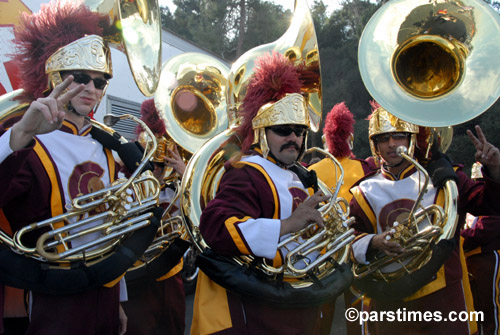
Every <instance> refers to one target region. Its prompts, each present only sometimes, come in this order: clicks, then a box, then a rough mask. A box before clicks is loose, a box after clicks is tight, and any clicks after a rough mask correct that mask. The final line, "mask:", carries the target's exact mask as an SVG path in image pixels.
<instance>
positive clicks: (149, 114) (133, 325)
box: [122, 99, 186, 335]
mask: <svg viewBox="0 0 500 335" xmlns="http://www.w3.org/2000/svg"><path fill="white" fill-rule="evenodd" d="M141 119H142V120H143V121H144V122H145V123H146V124H147V125H148V127H149V128H150V129H151V131H152V132H153V133H154V134H155V136H156V137H157V138H159V139H160V140H158V141H157V142H160V141H161V139H162V138H163V137H165V136H168V134H167V132H166V125H165V122H164V121H163V119H162V118H161V117H160V115H159V113H158V110H157V109H156V107H155V102H154V100H153V99H148V100H145V101H144V102H143V103H142V105H141ZM138 131H142V128H141V129H138ZM174 145H175V144H174ZM162 148H163V149H165V150H160V151H162V152H159V153H158V155H154V158H153V164H154V167H155V169H154V171H153V174H154V176H155V177H156V178H157V179H158V180H159V181H160V183H161V185H162V189H161V192H160V204H161V206H162V207H163V209H166V208H167V207H168V205H169V204H170V203H171V202H172V199H173V197H174V196H175V192H176V184H175V183H174V182H167V181H166V180H165V178H164V177H165V170H167V168H169V167H170V168H173V169H174V171H173V172H172V175H173V174H177V178H179V179H180V178H181V177H182V175H183V173H184V170H185V169H186V165H185V163H184V160H183V159H182V157H181V156H180V155H179V152H178V150H177V146H175V147H174V148H173V150H172V149H168V148H166V147H162ZM157 150H158V149H157ZM170 177H172V176H170ZM171 180H173V178H171ZM175 208H176V210H175V211H171V215H172V216H174V215H177V214H178V212H179V209H178V205H177V206H176V207H175ZM182 266H183V262H182V259H181V261H180V262H179V263H178V264H177V265H176V266H174V267H173V268H172V269H171V270H169V271H168V270H167V271H165V273H163V274H162V275H161V276H160V277H158V278H152V277H151V276H148V275H143V276H140V277H139V278H136V277H137V276H134V277H133V278H134V279H129V278H128V277H129V275H126V276H125V278H126V279H127V289H128V301H127V302H124V303H122V305H123V309H124V310H125V312H126V314H127V316H128V326H127V335H138V334H144V335H154V334H158V335H160V334H178V335H183V334H184V329H185V312H186V299H185V295H184V285H183V282H182V277H181V273H180V271H181V270H182ZM135 271H136V270H134V271H132V274H133V272H135Z"/></svg>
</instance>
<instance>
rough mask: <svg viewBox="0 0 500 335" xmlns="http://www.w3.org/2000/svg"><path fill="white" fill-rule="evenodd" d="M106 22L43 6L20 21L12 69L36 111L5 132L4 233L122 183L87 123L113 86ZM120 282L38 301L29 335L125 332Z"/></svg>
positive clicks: (1, 163)
mask: <svg viewBox="0 0 500 335" xmlns="http://www.w3.org/2000/svg"><path fill="white" fill-rule="evenodd" d="M109 22H110V21H109V17H107V16H101V15H98V14H96V13H93V12H91V11H89V10H88V9H87V8H86V7H85V6H83V5H75V3H73V2H57V3H56V2H52V3H50V4H47V5H43V4H42V5H41V9H40V11H39V12H38V13H34V14H32V15H25V14H23V16H22V17H21V24H20V26H19V28H18V29H16V30H15V39H14V43H15V45H16V46H17V54H16V55H15V60H16V62H17V65H18V68H19V69H20V76H21V79H22V83H23V88H24V95H23V96H22V97H21V98H22V101H23V102H28V103H29V107H28V108H27V110H26V111H25V112H24V114H23V115H22V117H18V118H14V119H9V120H7V121H6V122H4V123H3V124H2V128H1V132H0V133H1V137H0V180H1V182H2V185H3V191H2V192H1V195H0V208H1V209H2V214H3V215H2V216H1V217H2V220H3V223H2V227H4V226H8V227H9V228H10V229H11V231H12V232H16V231H17V230H18V229H20V228H21V227H24V226H26V225H28V224H31V223H33V222H38V221H41V220H44V219H47V218H50V217H53V216H56V215H59V214H62V213H63V212H65V208H66V207H65V205H66V204H70V203H71V201H72V199H74V198H75V197H77V196H80V195H82V194H87V193H90V192H93V191H96V190H99V189H102V188H104V187H106V186H107V185H109V184H110V183H111V182H113V181H114V180H115V179H116V177H117V172H118V170H119V167H118V164H117V163H116V162H115V160H114V159H113V155H112V153H111V150H110V149H108V148H106V147H104V146H103V145H102V144H101V143H100V142H99V141H98V140H95V139H94V138H93V137H92V136H91V132H92V129H93V127H92V125H91V124H90V123H89V121H88V120H87V119H86V117H87V116H88V115H89V114H90V113H91V112H92V111H93V110H94V109H95V107H96V105H97V104H98V103H99V102H100V101H101V99H102V97H103V94H104V91H105V89H106V87H107V85H108V81H109V79H110V78H111V77H112V68H111V58H110V54H111V53H110V50H109V48H108V45H107V44H106V43H105V42H104V40H103V38H102V36H103V32H104V30H106V29H107V28H108V26H109ZM131 144H132V145H133V147H136V145H135V144H133V143H131ZM136 149H137V148H136ZM130 150H132V149H130ZM139 154H140V152H139ZM141 156H142V155H141ZM96 234H98V233H96ZM94 237H95V236H92V237H90V238H94ZM79 243H81V240H79V239H76V240H73V241H72V244H73V246H75V245H78V244H79ZM120 271H121V269H120ZM94 275H98V274H94ZM117 282H119V278H118V279H117V280H115V281H114V282H113V283H109V284H108V285H106V287H103V286H99V285H97V288H91V289H88V290H87V291H85V292H83V293H75V294H47V293H43V292H39V291H33V292H31V294H30V304H29V306H30V324H29V327H28V330H27V334H37V335H40V334H42V335H43V334H118V333H120V332H121V333H123V332H125V330H126V316H125V314H124V313H123V309H122V308H121V306H120V299H121V300H125V299H126V288H125V287H124V286H122V285H118V284H117ZM122 283H124V281H122ZM120 289H121V290H120Z"/></svg>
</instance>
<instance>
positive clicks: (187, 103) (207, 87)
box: [131, 52, 229, 270]
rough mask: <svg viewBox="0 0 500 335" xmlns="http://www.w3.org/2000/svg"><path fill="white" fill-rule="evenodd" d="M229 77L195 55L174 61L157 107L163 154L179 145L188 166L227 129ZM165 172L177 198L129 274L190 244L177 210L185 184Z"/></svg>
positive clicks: (214, 63) (170, 62)
mask: <svg viewBox="0 0 500 335" xmlns="http://www.w3.org/2000/svg"><path fill="white" fill-rule="evenodd" d="M228 73H229V68H228V67H227V66H226V65H225V64H224V63H222V62H221V61H219V60H217V59H216V58H215V57H213V56H209V55H206V54H202V53H194V52H189V53H183V54H180V55H178V56H174V57H172V58H170V59H169V60H168V61H166V62H165V63H164V64H163V66H162V71H161V75H160V80H159V85H158V89H157V91H156V93H155V95H154V101H155V105H156V109H157V110H158V111H159V113H160V116H161V117H162V118H163V119H164V120H165V123H166V125H167V127H166V130H167V135H168V138H167V137H162V138H160V139H159V140H158V141H160V142H161V143H162V144H163V145H164V148H172V147H173V146H175V145H178V146H179V147H180V148H179V153H180V155H181V157H182V158H183V160H184V161H185V162H186V164H187V162H188V161H189V160H190V159H191V156H192V154H193V153H194V152H196V151H197V150H198V149H199V148H200V147H201V146H202V145H203V143H205V142H206V141H207V140H209V139H210V138H212V137H214V136H216V135H218V134H219V133H221V132H222V131H224V130H226V129H227V128H228V117H227V112H226V106H227V103H226V90H227V76H228ZM165 155H167V153H166V150H165V149H161V150H157V151H156V154H155V156H157V157H158V158H159V159H161V161H163V158H164V157H165ZM165 170H166V171H165V174H164V176H163V181H164V182H169V183H174V184H175V186H174V187H175V190H176V192H175V194H174V196H173V198H172V199H171V200H170V204H169V206H168V207H167V208H166V209H165V211H164V214H163V218H162V221H161V226H160V228H159V229H158V232H157V234H156V237H155V239H154V241H153V243H152V244H151V245H150V246H149V247H148V249H147V250H146V252H145V253H144V255H143V256H142V257H141V259H140V261H141V262H139V263H138V264H137V265H136V266H134V268H132V269H131V270H135V269H139V268H141V267H143V266H144V265H147V264H151V262H152V261H154V260H155V259H157V258H158V257H159V256H160V255H161V254H162V253H163V252H164V251H166V250H167V249H168V248H169V247H170V245H171V243H172V242H173V241H174V240H175V239H177V238H180V239H183V240H188V239H189V235H188V232H187V230H186V225H185V224H184V220H183V218H182V216H180V214H179V213H177V211H176V210H174V209H175V208H176V205H177V204H178V202H179V198H180V195H181V187H180V182H181V180H180V178H179V176H178V175H177V173H175V171H173V169H172V168H168V169H165Z"/></svg>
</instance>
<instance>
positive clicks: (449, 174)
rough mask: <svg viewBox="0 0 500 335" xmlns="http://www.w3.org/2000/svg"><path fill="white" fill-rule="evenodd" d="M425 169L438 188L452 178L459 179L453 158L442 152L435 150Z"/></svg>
mask: <svg viewBox="0 0 500 335" xmlns="http://www.w3.org/2000/svg"><path fill="white" fill-rule="evenodd" d="M425 169H426V170H427V173H428V174H429V177H430V178H431V180H432V184H433V185H434V187H436V188H440V187H442V186H443V185H444V183H445V182H446V181H447V180H450V179H451V180H455V181H458V177H457V174H456V173H455V170H454V169H453V163H452V162H451V159H450V158H449V157H448V156H446V155H445V154H443V153H442V152H439V151H437V152H434V153H433V154H432V160H431V161H430V162H429V163H428V164H427V166H426V168H425Z"/></svg>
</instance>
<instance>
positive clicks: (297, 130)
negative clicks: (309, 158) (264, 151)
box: [269, 126, 307, 137]
mask: <svg viewBox="0 0 500 335" xmlns="http://www.w3.org/2000/svg"><path fill="white" fill-rule="evenodd" d="M269 129H271V130H272V131H273V133H275V134H276V135H279V136H283V137H286V136H289V135H290V134H291V133H294V134H295V136H297V137H301V136H304V134H305V133H306V132H307V128H306V127H290V126H274V127H269Z"/></svg>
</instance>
